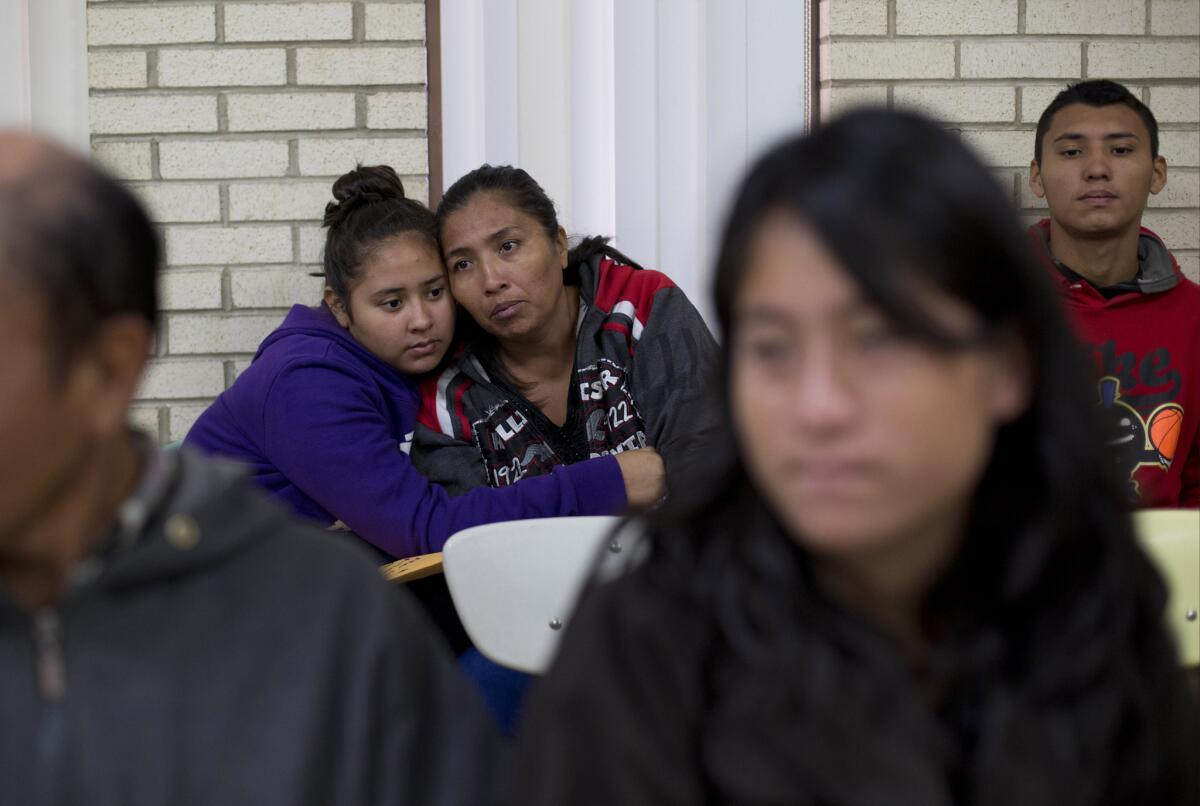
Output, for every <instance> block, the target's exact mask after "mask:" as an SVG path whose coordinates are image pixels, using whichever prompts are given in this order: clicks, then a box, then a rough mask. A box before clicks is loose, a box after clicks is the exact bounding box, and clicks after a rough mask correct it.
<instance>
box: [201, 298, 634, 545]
mask: <svg viewBox="0 0 1200 806" xmlns="http://www.w3.org/2000/svg"><path fill="white" fill-rule="evenodd" d="M419 406H420V395H419V392H418V390H417V386H416V384H415V383H414V382H413V381H412V380H410V379H409V378H408V377H407V376H405V375H403V374H401V373H399V372H397V371H396V370H394V369H392V368H391V367H390V366H388V365H387V364H385V363H384V362H383V361H381V360H380V359H379V358H377V357H375V356H374V355H373V354H372V353H371V352H370V351H368V350H367V349H366V348H365V347H363V346H362V345H361V344H359V343H358V342H357V341H355V340H354V338H353V337H352V336H351V335H350V334H349V333H348V332H347V331H346V330H345V329H343V328H342V327H340V326H339V325H338V324H337V321H336V320H335V319H334V318H333V314H331V313H330V311H329V309H328V308H327V307H325V305H324V304H321V305H320V306H318V307H316V308H308V307H305V306H303V305H296V306H294V307H293V308H292V310H291V311H290V312H289V313H288V315H287V318H285V319H284V321H283V324H281V325H280V326H279V327H278V328H276V329H275V330H274V331H273V332H272V333H271V335H269V336H267V338H266V339H265V340H264V341H263V343H262V344H261V345H260V346H259V348H258V354H257V355H255V357H254V362H253V363H252V364H251V365H250V367H249V368H247V369H246V370H245V371H244V372H243V373H242V374H241V375H240V376H238V379H237V381H235V382H234V384H233V386H231V387H230V388H229V389H227V390H226V391H225V392H224V393H223V394H222V395H221V396H220V397H218V398H217V399H216V400H215V401H214V402H213V404H212V405H211V406H210V407H209V408H208V410H207V411H205V412H204V414H202V415H201V416H200V419H199V420H197V421H196V424H195V425H194V426H192V430H191V431H190V432H189V433H188V435H187V438H186V439H185V440H184V442H185V444H188V445H192V446H195V447H196V448H199V449H200V450H202V451H204V452H205V453H211V454H218V455H221V456H228V457H231V458H233V459H236V460H238V461H240V462H242V463H244V464H245V465H247V466H248V467H249V468H250V473H251V477H252V478H253V479H254V480H255V481H256V482H258V483H259V484H261V485H262V486H263V487H264V488H266V490H267V491H268V492H269V493H271V494H272V495H275V496H278V497H279V498H280V499H282V500H283V501H285V502H286V503H287V504H288V505H289V506H290V507H291V508H292V510H293V511H294V512H296V513H297V514H298V515H300V516H302V517H306V518H309V519H311V520H315V521H317V522H318V523H320V524H321V525H322V526H332V525H333V524H335V523H336V522H338V521H341V522H342V523H343V524H345V525H346V526H347V527H349V528H350V529H351V530H353V531H354V532H355V533H357V534H358V535H359V536H360V537H362V538H364V539H365V540H367V541H369V542H370V543H373V544H374V545H375V546H377V547H379V548H380V549H382V550H383V551H385V552H387V553H388V554H390V555H392V556H394V557H408V556H412V555H414V554H425V553H427V552H431V551H440V550H441V548H442V544H443V543H445V542H446V538H448V537H449V536H450V535H452V534H454V533H455V532H457V531H459V530H461V529H465V528H467V527H469V526H477V525H479V524H482V523H492V522H496V521H510V520H519V519H522V518H540V517H553V516H559V515H608V514H613V513H615V512H618V511H620V510H621V509H623V508H624V507H625V505H626V499H625V484H624V481H623V480H622V477H621V471H620V468H619V467H618V465H617V461H616V459H615V458H614V457H611V456H607V457H602V458H600V459H593V460H590V461H587V462H580V463H578V464H573V465H566V466H560V467H558V468H557V469H556V470H555V472H554V473H552V474H551V475H548V476H543V477H538V478H531V479H529V480H527V481H522V482H521V483H520V484H517V485H514V486H513V487H510V488H504V489H492V488H487V487H482V488H478V489H475V490H471V491H469V492H467V493H465V494H463V495H461V496H459V497H457V498H451V497H450V496H449V494H448V493H447V492H446V491H445V490H443V489H442V488H441V487H438V486H435V485H433V484H430V483H429V481H428V480H427V479H426V478H425V477H424V476H422V475H421V474H420V473H419V472H417V470H416V469H414V468H413V466H412V463H411V462H410V461H409V459H408V451H409V448H410V446H411V444H412V437H413V429H414V427H415V425H416V420H417V410H418V408H419Z"/></svg>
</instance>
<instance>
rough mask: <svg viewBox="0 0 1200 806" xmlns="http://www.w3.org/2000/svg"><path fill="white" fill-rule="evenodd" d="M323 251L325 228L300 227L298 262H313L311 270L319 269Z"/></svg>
mask: <svg viewBox="0 0 1200 806" xmlns="http://www.w3.org/2000/svg"><path fill="white" fill-rule="evenodd" d="M324 252H325V229H324V228H323V227H303V226H302V227H300V256H299V257H300V262H301V263H305V264H315V268H314V269H313V271H320V270H321V266H320V264H321V261H322V259H323V258H322V255H323V254H324Z"/></svg>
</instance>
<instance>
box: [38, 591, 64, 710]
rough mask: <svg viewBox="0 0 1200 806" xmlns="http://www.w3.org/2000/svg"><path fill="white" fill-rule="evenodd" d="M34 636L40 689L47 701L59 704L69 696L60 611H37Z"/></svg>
mask: <svg viewBox="0 0 1200 806" xmlns="http://www.w3.org/2000/svg"><path fill="white" fill-rule="evenodd" d="M33 638H34V646H35V648H36V650H37V681H38V690H39V691H41V693H42V697H43V698H45V700H46V701H47V702H49V703H52V704H55V705H57V704H58V703H61V702H62V701H63V699H65V698H66V696H67V669H66V664H65V663H64V662H63V651H62V635H61V630H60V628H59V620H58V613H56V612H54V611H53V610H51V609H49V608H43V609H41V610H39V611H37V613H36V615H35V616H34V621H33Z"/></svg>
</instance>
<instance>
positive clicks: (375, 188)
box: [322, 165, 405, 227]
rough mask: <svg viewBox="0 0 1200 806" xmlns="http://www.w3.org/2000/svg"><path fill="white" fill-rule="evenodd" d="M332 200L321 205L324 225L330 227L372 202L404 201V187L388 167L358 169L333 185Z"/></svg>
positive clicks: (377, 166) (376, 166) (369, 166)
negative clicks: (323, 209)
mask: <svg viewBox="0 0 1200 806" xmlns="http://www.w3.org/2000/svg"><path fill="white" fill-rule="evenodd" d="M333 198H334V199H336V201H331V202H329V204H327V205H325V219H324V221H323V222H322V223H324V225H325V226H327V227H333V226H336V225H338V224H340V223H341V222H342V221H344V220H345V218H346V216H347V215H349V214H350V213H351V212H352V211H353V210H355V209H357V208H359V207H361V206H363V205H365V204H371V203H372V202H379V201H395V200H397V199H403V198H405V195H404V183H403V182H401V181H400V177H399V176H397V175H396V171H395V170H394V169H393V168H392V166H390V165H366V166H363V165H359V166H358V167H357V168H355V169H354V170H353V171H350V172H349V173H345V174H342V175H341V176H339V177H338V178H337V180H336V181H335V182H334V183H333Z"/></svg>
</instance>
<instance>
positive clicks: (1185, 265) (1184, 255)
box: [1173, 249, 1200, 283]
mask: <svg viewBox="0 0 1200 806" xmlns="http://www.w3.org/2000/svg"><path fill="white" fill-rule="evenodd" d="M1173 254H1174V255H1175V262H1176V263H1178V264H1179V270H1180V271H1182V272H1183V274H1184V276H1185V277H1187V278H1188V279H1189V280H1191V281H1192V282H1193V283H1200V252H1193V251H1181V250H1178V249H1177V250H1175V252H1174V253H1173Z"/></svg>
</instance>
